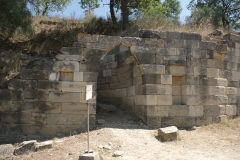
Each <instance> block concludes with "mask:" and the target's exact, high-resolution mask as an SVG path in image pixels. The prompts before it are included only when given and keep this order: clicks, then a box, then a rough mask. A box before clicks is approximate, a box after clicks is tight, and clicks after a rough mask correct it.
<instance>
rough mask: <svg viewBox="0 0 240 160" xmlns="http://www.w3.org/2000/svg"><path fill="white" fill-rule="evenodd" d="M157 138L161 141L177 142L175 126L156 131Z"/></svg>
mask: <svg viewBox="0 0 240 160" xmlns="http://www.w3.org/2000/svg"><path fill="white" fill-rule="evenodd" d="M158 136H159V137H160V138H161V140H162V141H164V142H168V141H176V140H178V129H177V127H175V126H171V127H166V128H160V129H158Z"/></svg>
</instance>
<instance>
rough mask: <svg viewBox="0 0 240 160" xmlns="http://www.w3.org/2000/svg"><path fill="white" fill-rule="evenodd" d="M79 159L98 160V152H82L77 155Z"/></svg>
mask: <svg viewBox="0 0 240 160" xmlns="http://www.w3.org/2000/svg"><path fill="white" fill-rule="evenodd" d="M79 160H100V157H99V154H98V152H92V153H84V154H82V155H81V156H79Z"/></svg>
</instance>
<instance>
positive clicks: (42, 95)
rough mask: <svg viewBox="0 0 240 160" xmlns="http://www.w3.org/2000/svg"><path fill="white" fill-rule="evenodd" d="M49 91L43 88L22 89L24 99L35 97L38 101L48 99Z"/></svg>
mask: <svg viewBox="0 0 240 160" xmlns="http://www.w3.org/2000/svg"><path fill="white" fill-rule="evenodd" d="M48 97H49V93H48V91H44V90H24V99H37V100H38V101H48Z"/></svg>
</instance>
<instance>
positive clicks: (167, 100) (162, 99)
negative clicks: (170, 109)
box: [157, 95, 172, 105]
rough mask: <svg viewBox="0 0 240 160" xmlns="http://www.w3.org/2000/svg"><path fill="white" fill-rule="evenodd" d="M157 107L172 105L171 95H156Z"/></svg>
mask: <svg viewBox="0 0 240 160" xmlns="http://www.w3.org/2000/svg"><path fill="white" fill-rule="evenodd" d="M157 104H158V105H172V95H158V96H157Z"/></svg>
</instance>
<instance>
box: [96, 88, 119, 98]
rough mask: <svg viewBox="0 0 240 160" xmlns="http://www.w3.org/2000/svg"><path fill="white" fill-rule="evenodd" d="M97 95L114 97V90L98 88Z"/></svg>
mask: <svg viewBox="0 0 240 160" xmlns="http://www.w3.org/2000/svg"><path fill="white" fill-rule="evenodd" d="M98 96H99V97H114V96H115V91H114V90H109V89H108V90H100V91H99V92H98Z"/></svg>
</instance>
